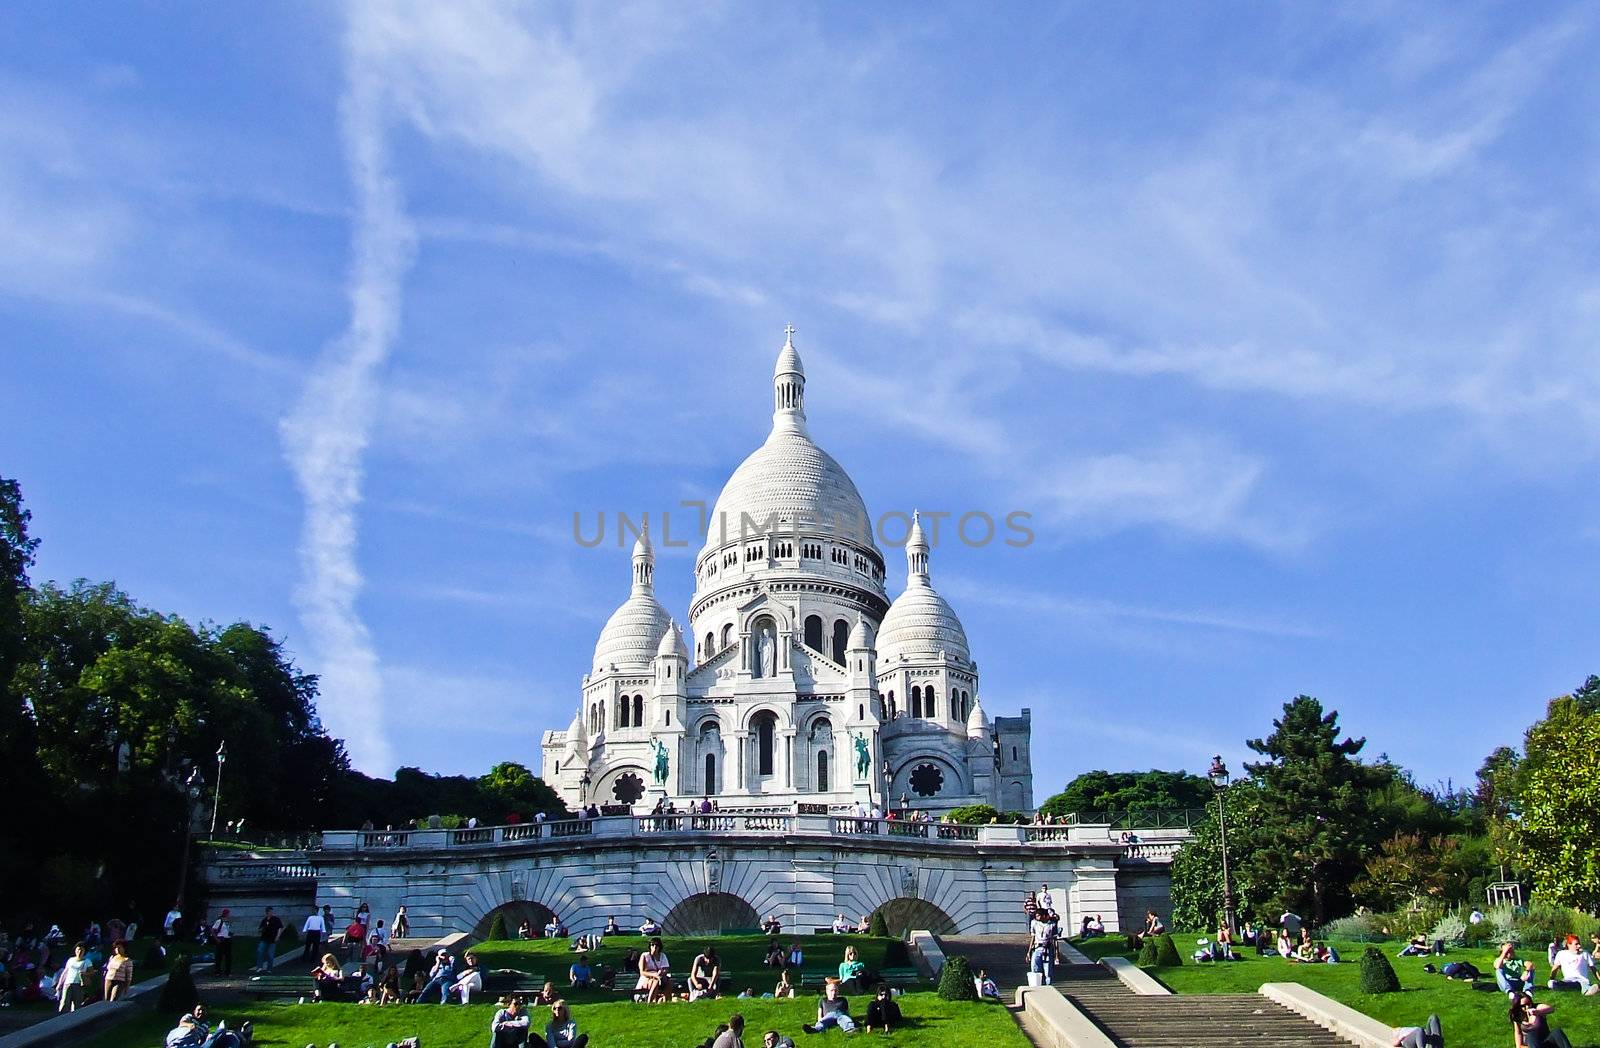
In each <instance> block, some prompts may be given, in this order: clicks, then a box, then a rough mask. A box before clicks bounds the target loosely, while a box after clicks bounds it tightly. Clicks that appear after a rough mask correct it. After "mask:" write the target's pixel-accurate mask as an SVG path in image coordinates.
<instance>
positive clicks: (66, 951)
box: [0, 918, 166, 1012]
mask: <svg viewBox="0 0 1600 1048" xmlns="http://www.w3.org/2000/svg"><path fill="white" fill-rule="evenodd" d="M137 932H138V925H137V923H130V922H127V921H123V920H121V919H116V918H113V919H111V920H108V921H107V922H106V924H105V925H104V926H102V925H101V924H100V923H99V922H98V921H90V922H89V924H88V925H87V926H86V927H85V928H84V930H83V933H82V935H81V937H80V938H78V939H77V940H68V938H67V937H66V935H65V934H64V933H63V932H62V931H61V928H60V926H59V925H54V924H52V925H51V926H50V927H49V928H48V929H47V930H46V931H45V932H44V933H42V934H41V933H39V931H38V930H37V929H36V928H35V927H34V925H32V924H27V925H24V926H23V927H22V929H21V930H20V931H19V932H18V933H17V934H16V935H14V936H13V935H12V934H10V933H9V932H8V931H6V929H4V928H0V1006H9V1005H13V1004H54V1005H55V1006H56V1010H57V1011H61V1012H71V1011H76V1010H77V1009H78V1008H80V1007H82V1006H83V1005H85V1004H89V1003H90V1002H93V1001H99V1000H105V1001H116V1000H119V999H120V998H122V997H123V996H124V995H125V994H126V993H127V992H128V989H129V987H131V986H132V985H133V971H134V958H133V956H132V946H131V945H130V940H132V939H133V938H134V936H135V935H136V934H137ZM165 957H166V949H165V947H163V946H161V945H159V944H157V945H156V946H154V947H153V948H152V949H151V951H150V956H149V958H148V959H149V960H151V961H152V962H153V963H155V964H156V965H157V966H162V965H164V964H165Z"/></svg>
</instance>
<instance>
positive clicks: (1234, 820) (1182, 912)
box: [1172, 779, 1277, 931]
mask: <svg viewBox="0 0 1600 1048" xmlns="http://www.w3.org/2000/svg"><path fill="white" fill-rule="evenodd" d="M1208 788H1209V787H1208ZM1223 799H1224V803H1225V804H1226V806H1227V831H1228V864H1229V872H1230V874H1231V877H1232V880H1233V897H1234V905H1235V907H1236V908H1237V911H1238V915H1239V916H1241V917H1245V916H1251V915H1254V916H1256V917H1257V918H1264V917H1267V916H1269V914H1268V913H1267V908H1268V903H1269V902H1270V901H1271V900H1272V897H1273V895H1274V893H1275V892H1276V890H1277V881H1276V880H1272V881H1269V882H1266V883H1263V882H1261V881H1260V880H1259V879H1258V875H1257V871H1256V870H1255V869H1254V867H1253V865H1252V864H1251V863H1250V861H1249V859H1250V857H1251V856H1252V855H1253V854H1254V853H1255V850H1256V841H1257V839H1258V838H1259V836H1260V833H1261V822H1262V817H1263V816H1262V809H1261V788H1260V786H1259V784H1257V783H1256V782H1254V781H1253V780H1250V779H1245V780H1243V781H1240V782H1236V783H1234V784H1233V785H1232V786H1230V787H1228V789H1227V791H1226V792H1225V793H1224V794H1223ZM1222 904H1223V891H1222V835H1221V833H1220V831H1219V827H1218V825H1217V805H1216V802H1215V801H1213V802H1212V804H1211V806H1210V808H1208V809H1207V810H1206V819H1205V821H1204V822H1201V823H1199V824H1198V825H1196V826H1195V827H1194V834H1193V836H1191V837H1190V838H1189V840H1188V841H1186V842H1185V843H1184V845H1183V847H1182V848H1180V849H1179V850H1178V854H1177V855H1176V856H1174V857H1173V860H1172V926H1173V927H1174V928H1181V929H1185V930H1190V931H1209V930H1211V929H1214V928H1215V927H1216V926H1217V924H1218V923H1219V922H1220V920H1221V916H1222V909H1223V906H1222Z"/></svg>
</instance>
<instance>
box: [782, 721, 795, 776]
mask: <svg viewBox="0 0 1600 1048" xmlns="http://www.w3.org/2000/svg"><path fill="white" fill-rule="evenodd" d="M783 786H784V788H785V789H793V788H794V729H793V728H788V729H785V731H784V733H783Z"/></svg>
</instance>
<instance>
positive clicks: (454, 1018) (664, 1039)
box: [86, 993, 1028, 1048]
mask: <svg viewBox="0 0 1600 1048" xmlns="http://www.w3.org/2000/svg"><path fill="white" fill-rule="evenodd" d="M850 1004H851V1011H852V1012H853V1013H855V1014H857V1015H858V1016H863V1015H865V1014H866V999H865V998H864V997H856V998H853V999H852V1000H851V1002H850ZM900 1007H901V1010H902V1011H903V1012H904V1013H905V1017H906V1019H907V1026H906V1027H905V1028H904V1029H902V1030H899V1031H897V1032H896V1033H895V1034H893V1035H892V1036H890V1037H888V1038H885V1039H884V1040H885V1042H886V1043H889V1044H896V1045H904V1046H906V1048H950V1046H952V1045H969V1044H981V1045H984V1046H985V1048H1028V1041H1027V1039H1026V1038H1024V1037H1023V1035H1022V1032H1021V1031H1020V1030H1019V1029H1017V1026H1016V1023H1014V1022H1013V1021H1012V1019H1011V1016H1010V1015H1009V1014H1008V1013H1007V1012H1006V1010H1005V1009H1004V1008H1003V1007H1001V1006H999V1005H997V1004H966V1003H953V1002H950V1001H945V1000H942V999H940V998H939V997H938V995H936V994H933V993H913V994H906V995H905V996H903V997H901V998H900ZM815 1009H816V1003H815V999H814V998H805V997H802V998H800V999H799V1000H794V1001H766V1000H743V1001H740V1000H730V999H726V998H724V999H722V1000H716V1001H697V1002H695V1003H694V1004H684V1003H675V1004H663V1005H648V1006H647V1005H642V1004H634V1003H632V1002H631V1001H629V1002H620V1003H610V1004H580V1005H576V1006H574V1008H573V1017H574V1018H575V1019H577V1021H578V1026H579V1029H581V1030H583V1031H584V1032H586V1033H588V1034H590V1035H591V1042H592V1043H594V1044H596V1045H597V1046H599V1048H606V1046H617V1048H685V1046H687V1045H692V1044H699V1043H700V1042H701V1041H703V1040H704V1039H705V1038H706V1037H708V1036H710V1034H711V1033H712V1031H714V1030H715V1029H716V1027H717V1024H718V1023H720V1022H726V1021H727V1018H728V1016H729V1015H731V1014H733V1013H734V1012H741V1013H743V1014H744V1016H745V1019H746V1022H747V1026H746V1033H745V1043H746V1044H760V1043H761V1042H760V1032H761V1031H762V1030H766V1029H769V1028H775V1029H778V1030H781V1031H782V1032H783V1033H785V1034H788V1035H790V1036H792V1037H794V1038H795V1040H797V1041H798V1040H800V1038H801V1036H802V1035H801V1033H800V1024H801V1023H804V1022H810V1021H811V1020H812V1019H813V1018H815V1015H816V1011H815ZM494 1011H495V1008H494V1005H492V1004H474V1005H469V1006H468V1007H465V1008H462V1007H457V1006H451V1005H402V1006H399V1007H389V1008H373V1007H369V1006H364V1005H354V1004H306V1005H297V1004H293V1003H286V1004H277V1003H275V1004H268V1005H254V1006H250V1007H247V1008H221V1009H218V1012H217V1015H218V1016H219V1017H221V1018H226V1019H228V1020H229V1024H230V1025H237V1023H238V1022H240V1021H242V1020H243V1019H246V1018H251V1019H254V1020H255V1024H256V1037H255V1043H256V1044H257V1045H258V1046H260V1048H305V1045H307V1044H316V1045H326V1044H328V1042H329V1041H337V1042H338V1043H339V1044H340V1045H343V1046H350V1048H363V1046H365V1045H382V1044H386V1043H387V1042H389V1041H394V1040H399V1039H401V1038H403V1037H409V1036H412V1035H420V1036H421V1038H422V1043H423V1045H424V1046H425V1048H454V1046H462V1048H468V1046H470V1048H481V1046H482V1045H484V1044H486V1043H488V1036H489V1021H490V1019H491V1018H493V1016H494ZM548 1014H549V1013H548V1012H547V1011H546V1010H544V1009H538V1010H537V1011H536V1015H535V1018H536V1021H538V1022H539V1023H541V1026H540V1029H541V1031H542V1028H543V1027H542V1023H543V1021H544V1020H545V1019H546V1018H547V1017H548ZM171 1026H172V1023H171V1021H170V1019H167V1018H164V1017H156V1016H143V1017H140V1018H139V1019H136V1020H133V1021H131V1022H129V1023H127V1024H125V1025H122V1026H119V1027H117V1028H116V1029H114V1030H108V1031H107V1032H106V1033H104V1034H102V1035H101V1036H100V1037H97V1038H95V1039H94V1040H91V1041H89V1042H87V1045H86V1048H125V1046H128V1045H158V1044H160V1043H161V1037H162V1036H163V1035H164V1034H165V1033H166V1031H167V1030H168V1029H170V1028H171ZM840 1039H841V1037H840V1035H839V1034H838V1033H831V1034H828V1035H826V1036H824V1037H820V1038H816V1041H817V1042H818V1043H819V1044H826V1043H829V1042H830V1040H832V1041H837V1040H840Z"/></svg>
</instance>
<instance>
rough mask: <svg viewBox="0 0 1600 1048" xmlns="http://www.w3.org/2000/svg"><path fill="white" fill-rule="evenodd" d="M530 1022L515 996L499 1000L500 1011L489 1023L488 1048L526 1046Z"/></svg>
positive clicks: (517, 1047)
mask: <svg viewBox="0 0 1600 1048" xmlns="http://www.w3.org/2000/svg"><path fill="white" fill-rule="evenodd" d="M531 1022H532V1020H531V1019H529V1017H528V1013H527V1012H525V1011H523V1010H522V1002H521V1001H519V1000H517V998H516V997H515V996H511V997H502V998H500V1010H499V1011H497V1012H495V1013H494V1018H493V1019H492V1020H490V1022H489V1048H520V1046H522V1045H525V1044H527V1043H528V1027H529V1025H530V1024H531Z"/></svg>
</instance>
